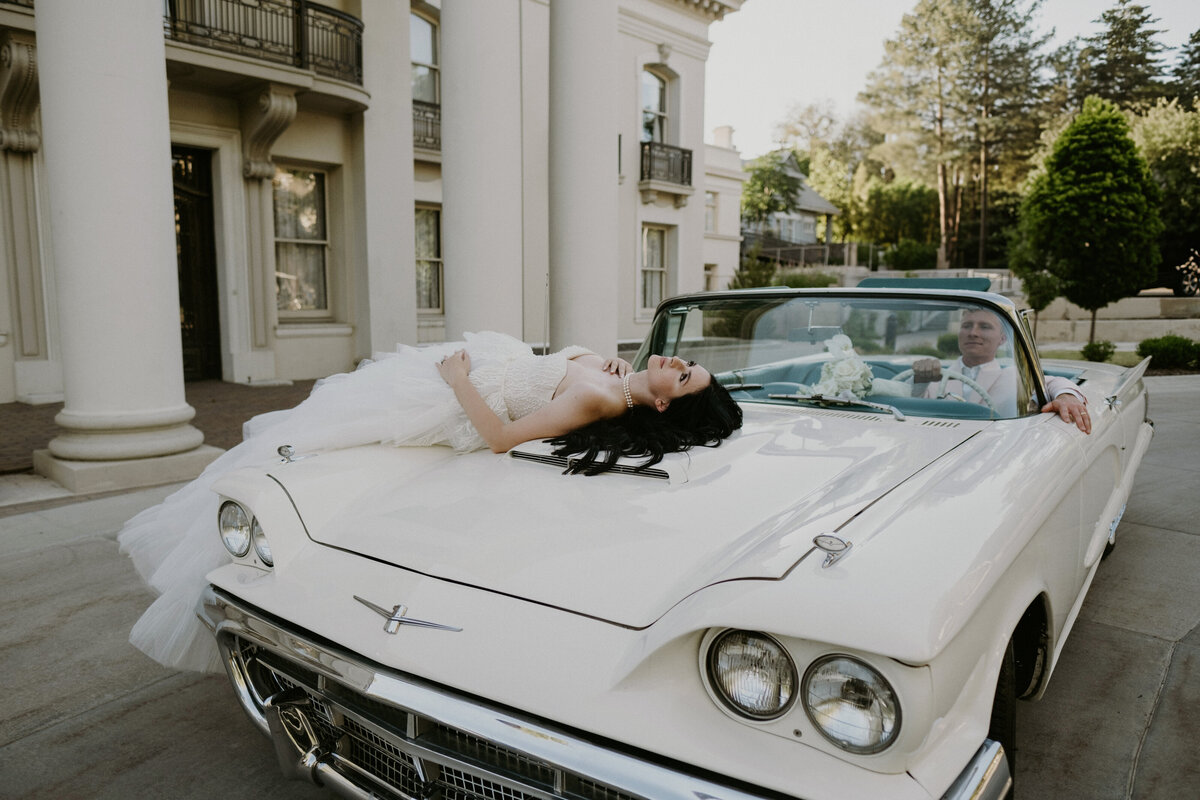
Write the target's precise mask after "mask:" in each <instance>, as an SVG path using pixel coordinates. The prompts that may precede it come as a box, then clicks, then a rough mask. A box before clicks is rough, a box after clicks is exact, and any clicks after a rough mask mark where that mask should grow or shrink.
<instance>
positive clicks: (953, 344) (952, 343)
mask: <svg viewBox="0 0 1200 800" xmlns="http://www.w3.org/2000/svg"><path fill="white" fill-rule="evenodd" d="M937 349H938V352H939V353H941V354H942V358H953V357H954V356H956V355H958V334H957V333H943V334H942V335H941V336H939V337H938V342H937Z"/></svg>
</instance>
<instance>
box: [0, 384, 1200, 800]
mask: <svg viewBox="0 0 1200 800" xmlns="http://www.w3.org/2000/svg"><path fill="white" fill-rule="evenodd" d="M1147 383H1148V384H1149V386H1150V389H1151V416H1152V417H1153V419H1154V421H1155V423H1156V435H1155V437H1154V442H1153V444H1152V445H1151V447H1150V450H1149V452H1148V453H1147V454H1146V457H1145V460H1144V462H1143V464H1142V468H1141V470H1140V472H1139V474H1138V481H1137V485H1136V487H1135V489H1134V492H1133V497H1132V499H1131V500H1130V503H1129V507H1128V510H1127V511H1126V514H1125V519H1124V521H1123V522H1122V524H1121V527H1120V530H1119V534H1118V541H1117V549H1116V550H1115V552H1114V553H1113V555H1112V556H1111V557H1110V558H1109V559H1108V560H1107V561H1106V562H1105V563H1104V564H1103V565H1102V566H1101V569H1100V571H1099V573H1098V577H1097V578H1096V581H1095V584H1094V585H1093V587H1092V591H1091V593H1090V595H1089V596H1088V600H1087V602H1086V603H1085V604H1084V606H1083V610H1082V611H1081V613H1080V616H1079V620H1078V622H1077V624H1076V626H1075V630H1074V632H1073V634H1072V635H1071V638H1070V640H1069V641H1068V643H1067V646H1066V649H1065V651H1064V653H1063V658H1062V661H1061V663H1060V664H1059V666H1058V668H1057V670H1056V671H1055V673H1054V677H1053V679H1052V680H1051V682H1050V687H1049V691H1048V692H1047V695H1046V697H1045V699H1044V700H1042V701H1041V702H1039V703H1033V704H1021V708H1020V713H1019V715H1018V725H1019V735H1018V740H1019V745H1020V749H1019V751H1018V760H1017V787H1018V797H1019V798H1020V799H1021V800H1038V799H1040V798H1046V800H1050V799H1051V798H1053V800H1064V799H1065V800H1075V799H1076V798H1086V800H1107V799H1108V798H1112V799H1113V800H1118V799H1119V798H1145V799H1146V800H1150V799H1154V800H1159V799H1161V800H1179V799H1180V798H1194V797H1200V757H1198V756H1197V752H1198V751H1197V745H1196V739H1195V735H1194V725H1193V724H1192V718H1193V715H1194V714H1195V709H1198V708H1200V577H1198V576H1200V492H1198V491H1197V489H1200V456H1198V455H1197V454H1200V376H1181V377H1170V378H1149V379H1147ZM167 492H168V490H167V489H163V488H158V489H150V490H143V491H138V492H130V493H128V494H122V495H116V496H111V497H105V498H102V499H98V500H92V501H88V502H82V503H74V504H71V505H66V506H61V507H57V508H51V509H47V510H43V511H37V512H32V513H26V514H21V515H17V516H8V517H3V518H0V619H3V621H4V622H3V625H2V626H0V675H2V676H4V678H5V698H4V700H5V702H4V713H3V714H0V798H23V799H32V798H54V799H55V800H70V799H72V798H114V799H116V798H121V799H122V800H123V799H124V798H173V799H174V798H178V799H179V800H192V799H195V800H201V799H203V800H209V799H210V798H225V799H227V800H238V799H239V798H264V799H268V800H269V799H270V798H319V797H327V796H328V795H327V794H326V793H325V792H323V791H321V790H319V789H316V788H313V787H310V786H307V785H304V784H301V783H296V782H286V781H284V780H283V779H282V777H281V776H280V774H279V772H278V769H277V767H276V765H275V758H274V754H273V751H272V749H271V747H270V745H269V743H268V742H267V740H266V738H265V737H263V736H261V735H260V734H259V733H258V731H257V730H256V729H255V728H253V727H252V726H251V724H250V723H249V721H247V720H246V719H245V717H244V716H243V714H242V712H241V710H240V709H239V708H238V706H237V704H236V701H235V700H234V698H233V694H232V692H231V690H230V688H229V686H228V685H227V682H226V680H225V678H224V677H216V676H198V675H194V674H187V673H177V672H173V671H171V670H167V669H163V668H161V667H159V666H158V665H156V664H154V663H153V662H151V661H149V660H148V659H146V658H145V657H144V656H142V655H141V654H140V653H139V652H137V651H136V650H134V649H133V648H132V647H131V646H130V645H129V644H128V642H127V641H126V637H127V635H128V632H129V628H130V627H131V626H132V624H133V622H134V620H135V619H137V617H138V615H139V614H140V613H141V611H142V609H143V608H145V606H146V605H148V603H149V602H150V600H151V595H150V593H149V592H148V591H147V590H146V589H145V588H144V587H143V586H142V585H141V583H140V581H139V579H138V577H137V575H136V573H135V572H134V570H133V567H132V566H131V565H130V564H129V562H128V561H127V560H126V559H125V558H124V557H123V556H122V555H120V553H118V552H117V545H116V541H115V536H116V531H117V530H118V529H119V528H120V526H121V523H122V522H123V521H124V520H125V519H127V518H128V517H130V516H132V514H133V513H135V512H136V511H138V510H140V509H141V508H144V507H146V506H148V505H150V504H152V503H155V502H157V501H158V500H159V499H161V498H162V497H163V496H165V495H166V494H167Z"/></svg>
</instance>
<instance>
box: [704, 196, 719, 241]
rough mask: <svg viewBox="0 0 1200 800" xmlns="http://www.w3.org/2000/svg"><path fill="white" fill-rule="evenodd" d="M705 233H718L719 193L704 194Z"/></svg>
mask: <svg viewBox="0 0 1200 800" xmlns="http://www.w3.org/2000/svg"><path fill="white" fill-rule="evenodd" d="M704 232H705V233H716V232H717V193H716V192H705V193H704Z"/></svg>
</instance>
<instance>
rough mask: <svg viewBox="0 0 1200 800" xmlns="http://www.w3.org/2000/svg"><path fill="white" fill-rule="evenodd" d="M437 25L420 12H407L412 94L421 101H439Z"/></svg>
mask: <svg viewBox="0 0 1200 800" xmlns="http://www.w3.org/2000/svg"><path fill="white" fill-rule="evenodd" d="M437 34H438V31H437V25H436V24H435V23H433V22H432V21H430V20H428V19H426V18H425V17H422V16H421V15H420V14H414V13H410V14H409V22H408V35H409V47H410V48H411V54H410V58H411V59H412V96H413V100H416V101H418V102H422V103H434V104H436V103H440V102H441V87H440V81H441V75H440V69H439V67H438V60H439V59H438V46H437V44H438V41H437Z"/></svg>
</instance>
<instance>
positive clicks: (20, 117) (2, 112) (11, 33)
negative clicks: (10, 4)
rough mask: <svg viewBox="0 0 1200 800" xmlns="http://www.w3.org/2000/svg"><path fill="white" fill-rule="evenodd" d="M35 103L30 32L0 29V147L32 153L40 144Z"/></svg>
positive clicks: (34, 60)
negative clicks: (0, 31) (1, 30)
mask: <svg viewBox="0 0 1200 800" xmlns="http://www.w3.org/2000/svg"><path fill="white" fill-rule="evenodd" d="M37 107H38V72H37V45H36V44H35V41H34V37H33V34H32V33H29V32H27V31H17V30H5V31H3V32H2V33H0V150H12V151H14V152H18V153H32V152H35V151H37V149H38V148H39V147H41V145H42V137H41V134H40V133H39V132H38V129H37V125H36V124H35V122H34V120H35V118H36V116H37Z"/></svg>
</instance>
